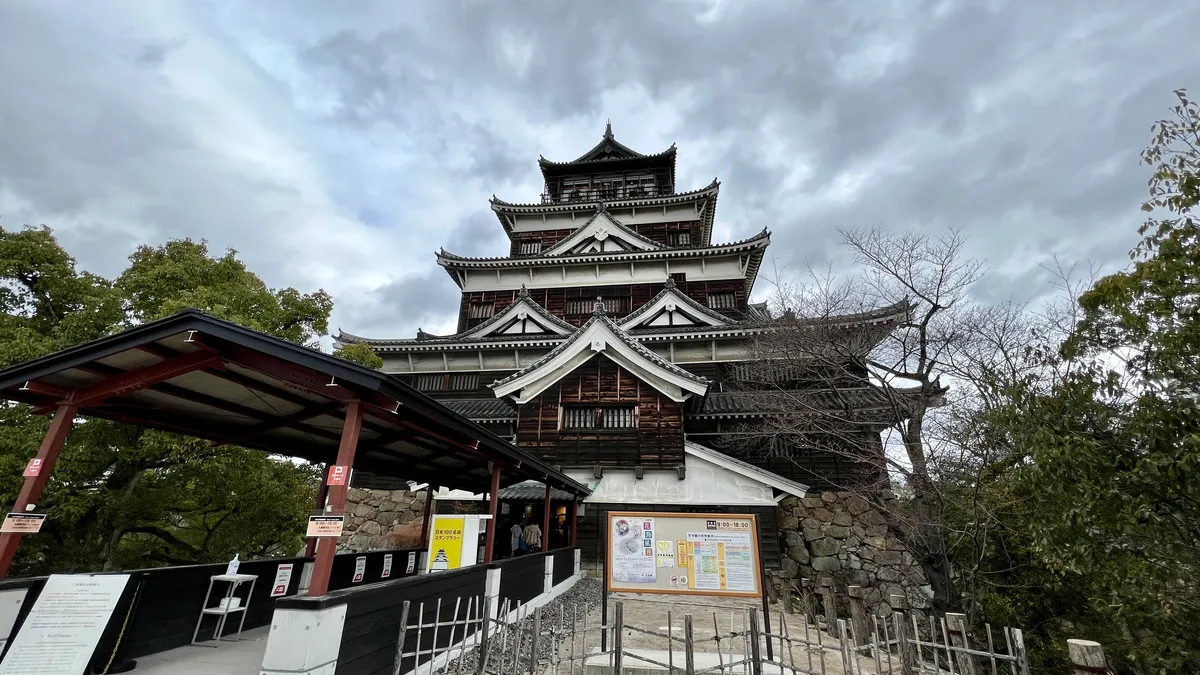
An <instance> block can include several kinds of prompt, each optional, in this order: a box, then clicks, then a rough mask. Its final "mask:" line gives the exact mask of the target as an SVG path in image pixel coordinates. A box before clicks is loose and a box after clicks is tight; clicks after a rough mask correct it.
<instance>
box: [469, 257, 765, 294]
mask: <svg viewBox="0 0 1200 675" xmlns="http://www.w3.org/2000/svg"><path fill="white" fill-rule="evenodd" d="M746 255H749V252H745V251H743V252H742V253H741V254H740V255H739V254H737V253H733V254H729V255H724V256H720V257H717V256H709V257H704V258H668V259H665V260H649V261H635V262H630V261H628V260H625V261H611V262H595V263H592V262H588V263H580V264H567V265H559V266H549V267H502V268H499V270H497V269H477V268H472V269H464V270H461V271H458V272H457V273H461V274H462V275H463V284H462V289H463V291H466V292H471V291H511V290H516V289H519V288H520V287H521V285H522V284H524V285H525V287H526V288H530V289H533V288H563V287H568V286H605V285H609V284H643V283H645V284H650V283H662V281H663V280H664V279H666V278H667V275H669V274H679V273H682V274H686V275H687V280H688V281H721V280H727V279H744V278H745V276H746V274H745V271H744V270H743V269H742V258H744V257H745V256H746Z"/></svg>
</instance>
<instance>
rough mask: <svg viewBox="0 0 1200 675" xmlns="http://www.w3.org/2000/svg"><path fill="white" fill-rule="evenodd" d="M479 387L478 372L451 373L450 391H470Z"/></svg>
mask: <svg viewBox="0 0 1200 675" xmlns="http://www.w3.org/2000/svg"><path fill="white" fill-rule="evenodd" d="M478 388H479V373H453V374H452V375H450V391H472V390H474V389H478Z"/></svg>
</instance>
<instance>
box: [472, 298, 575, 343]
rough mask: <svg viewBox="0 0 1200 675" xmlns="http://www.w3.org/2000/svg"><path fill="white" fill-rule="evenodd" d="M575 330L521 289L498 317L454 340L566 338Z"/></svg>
mask: <svg viewBox="0 0 1200 675" xmlns="http://www.w3.org/2000/svg"><path fill="white" fill-rule="evenodd" d="M576 330H577V329H576V328H575V326H572V325H571V324H569V323H567V322H566V321H563V320H562V319H560V318H558V317H557V316H554V315H553V314H551V313H550V312H548V311H546V308H545V307H542V306H541V305H539V304H537V303H536V302H534V301H533V299H532V298H530V297H529V291H527V290H525V287H524V286H521V291H520V293H518V294H517V299H516V301H515V302H513V303H512V304H511V305H509V306H508V307H505V308H504V309H503V310H501V312H500V313H499V314H497V315H496V316H493V317H492V318H490V319H488V320H487V321H484V322H483V323H481V324H479V325H478V326H475V327H474V328H472V329H471V330H468V331H466V332H463V333H460V334H459V335H457V336H455V337H457V338H459V339H463V338H473V339H474V338H485V337H499V336H502V335H544V336H548V337H549V336H555V335H569V334H571V333H574V332H575V331H576Z"/></svg>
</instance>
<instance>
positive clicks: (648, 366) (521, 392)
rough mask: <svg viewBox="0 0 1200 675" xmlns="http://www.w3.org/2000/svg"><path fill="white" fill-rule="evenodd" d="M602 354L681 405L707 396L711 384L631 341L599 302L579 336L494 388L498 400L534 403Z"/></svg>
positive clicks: (493, 385)
mask: <svg viewBox="0 0 1200 675" xmlns="http://www.w3.org/2000/svg"><path fill="white" fill-rule="evenodd" d="M597 354H603V355H604V356H606V357H607V358H609V359H611V360H612V361H614V362H615V363H616V364H617V365H619V366H621V367H622V368H624V369H625V370H626V371H628V372H630V373H632V374H633V375H634V376H635V377H637V378H638V379H640V380H641V381H642V382H645V383H646V384H648V385H650V386H651V387H653V388H654V389H656V390H658V391H659V392H660V393H661V394H663V395H664V396H666V397H667V398H669V399H671V400H672V401H675V402H677V403H683V402H684V401H686V400H687V399H689V398H691V397H693V396H704V394H705V393H706V392H707V391H708V385H709V381H708V380H707V379H705V378H703V377H700V376H699V375H694V374H692V373H689V372H688V371H686V370H684V369H682V368H680V367H679V366H676V365H675V364H673V363H669V362H667V361H665V360H663V358H662V357H660V356H658V355H657V354H655V353H654V352H652V351H650V350H649V349H647V348H646V347H644V346H642V345H641V343H639V342H638V341H637V340H634V339H633V338H631V337H630V336H629V335H628V334H627V333H626V332H625V331H623V330H621V329H620V327H618V326H617V324H615V323H613V321H612V319H609V318H608V317H607V316H606V315H605V313H604V308H603V305H601V304H600V303H597V307H596V312H595V315H594V316H592V318H591V319H589V320H588V322H587V323H585V324H584V325H583V326H582V327H580V329H579V332H577V333H576V334H574V335H572V336H571V337H570V338H568V339H567V340H566V341H565V342H563V343H562V344H560V345H559V346H557V347H555V348H554V349H552V350H551V351H550V353H548V354H546V355H545V356H544V357H542V358H541V359H538V360H537V361H536V362H534V363H533V364H531V365H529V366H528V367H526V368H525V369H523V370H520V371H518V372H516V373H513V374H512V375H509V376H508V377H506V378H504V379H502V380H497V381H496V382H494V383H493V384H492V385H491V387H492V391H493V392H494V393H495V394H496V397H497V398H504V397H505V396H511V397H512V399H513V402H515V403H516V404H518V405H522V404H525V403H528V402H529V401H530V400H532V399H533V398H534V397H535V396H537V395H538V394H540V393H542V392H543V391H545V390H546V389H548V388H549V387H550V386H551V385H553V384H554V383H555V382H558V381H559V380H561V379H562V378H564V377H566V376H567V375H568V374H570V373H571V372H572V371H574V370H575V369H576V368H578V367H579V366H581V365H583V364H584V363H586V362H587V361H589V360H591V358H592V357H594V356H596V355H597Z"/></svg>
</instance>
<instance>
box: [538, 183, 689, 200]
mask: <svg viewBox="0 0 1200 675" xmlns="http://www.w3.org/2000/svg"><path fill="white" fill-rule="evenodd" d="M673 194H675V186H673V185H633V186H622V187H610V188H603V187H596V188H571V189H566V190H561V191H559V192H543V193H542V203H543V204H570V203H573V202H610V201H617V200H619V199H649V198H651V197H665V196H667V195H673Z"/></svg>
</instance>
